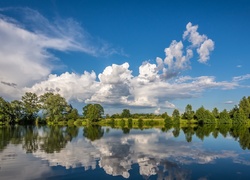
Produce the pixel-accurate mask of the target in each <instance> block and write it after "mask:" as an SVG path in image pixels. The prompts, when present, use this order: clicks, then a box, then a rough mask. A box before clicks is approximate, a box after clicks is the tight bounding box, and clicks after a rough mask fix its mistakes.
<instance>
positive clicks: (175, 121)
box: [172, 109, 181, 123]
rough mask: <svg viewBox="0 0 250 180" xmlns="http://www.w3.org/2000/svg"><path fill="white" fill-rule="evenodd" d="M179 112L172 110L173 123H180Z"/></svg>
mask: <svg viewBox="0 0 250 180" xmlns="http://www.w3.org/2000/svg"><path fill="white" fill-rule="evenodd" d="M180 118H181V116H180V112H179V110H178V109H174V111H173V113H172V119H173V121H174V123H180Z"/></svg>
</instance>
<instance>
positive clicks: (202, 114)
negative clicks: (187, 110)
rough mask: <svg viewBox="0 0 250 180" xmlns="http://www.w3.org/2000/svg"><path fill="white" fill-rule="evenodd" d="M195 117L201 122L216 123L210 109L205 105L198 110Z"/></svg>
mask: <svg viewBox="0 0 250 180" xmlns="http://www.w3.org/2000/svg"><path fill="white" fill-rule="evenodd" d="M195 118H196V119H197V120H198V122H199V123H200V124H209V123H215V118H214V116H213V114H212V113H211V112H210V111H209V110H206V109H205V108H204V107H203V106H201V107H200V108H199V109H197V110H196V112H195Z"/></svg>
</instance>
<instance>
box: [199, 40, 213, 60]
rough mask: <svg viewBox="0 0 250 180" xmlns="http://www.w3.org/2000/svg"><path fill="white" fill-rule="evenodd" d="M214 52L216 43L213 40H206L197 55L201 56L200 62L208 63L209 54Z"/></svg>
mask: <svg viewBox="0 0 250 180" xmlns="http://www.w3.org/2000/svg"><path fill="white" fill-rule="evenodd" d="M213 50H214V42H213V41H212V40H211V39H207V40H205V41H204V42H203V43H202V44H201V46H200V47H199V48H198V49H197V53H198V54H199V56H200V59H199V62H201V63H206V62H207V60H208V59H209V54H210V52H211V51H213Z"/></svg>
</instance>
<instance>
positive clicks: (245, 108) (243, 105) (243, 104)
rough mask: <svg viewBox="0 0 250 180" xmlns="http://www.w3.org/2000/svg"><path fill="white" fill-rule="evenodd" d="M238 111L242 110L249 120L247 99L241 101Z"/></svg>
mask: <svg viewBox="0 0 250 180" xmlns="http://www.w3.org/2000/svg"><path fill="white" fill-rule="evenodd" d="M239 109H242V110H243V112H244V114H245V116H246V118H249V115H250V102H249V99H248V98H246V97H245V96H244V97H243V98H242V99H241V101H240V103H239Z"/></svg>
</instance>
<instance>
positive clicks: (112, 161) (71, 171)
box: [0, 125, 250, 179]
mask: <svg viewBox="0 0 250 180" xmlns="http://www.w3.org/2000/svg"><path fill="white" fill-rule="evenodd" d="M0 138H1V141H0V161H1V163H0V164H1V165H0V167H1V169H0V177H1V179H16V178H18V179H80V178H81V179H82V178H83V179H100V178H101V179H248V178H249V177H250V171H249V168H250V151H249V144H250V135H249V129H248V128H247V127H245V126H231V127H230V128H229V127H228V126H226V125H225V126H223V127H222V126H221V127H214V126H213V125H203V126H185V127H180V126H175V127H174V126H171V127H170V126H169V127H166V126H164V127H161V128H159V127H157V128H148V129H129V128H121V129H119V128H111V127H101V126H88V127H76V126H5V127H1V128H0ZM14 172H15V173H14Z"/></svg>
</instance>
